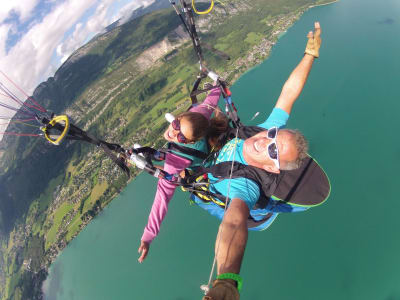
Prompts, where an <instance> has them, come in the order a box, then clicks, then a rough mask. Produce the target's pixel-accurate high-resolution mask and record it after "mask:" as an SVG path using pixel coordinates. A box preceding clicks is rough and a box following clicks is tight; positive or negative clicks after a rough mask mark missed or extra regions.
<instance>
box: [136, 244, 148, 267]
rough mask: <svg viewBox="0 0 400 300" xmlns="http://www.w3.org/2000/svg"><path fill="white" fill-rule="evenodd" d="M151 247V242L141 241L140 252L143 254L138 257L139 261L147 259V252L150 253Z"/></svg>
mask: <svg viewBox="0 0 400 300" xmlns="http://www.w3.org/2000/svg"><path fill="white" fill-rule="evenodd" d="M149 248H150V244H149V243H147V242H143V241H140V246H139V249H138V253H141V255H140V257H139V258H138V262H140V263H142V262H143V261H144V260H145V258H146V257H147V254H148V253H149Z"/></svg>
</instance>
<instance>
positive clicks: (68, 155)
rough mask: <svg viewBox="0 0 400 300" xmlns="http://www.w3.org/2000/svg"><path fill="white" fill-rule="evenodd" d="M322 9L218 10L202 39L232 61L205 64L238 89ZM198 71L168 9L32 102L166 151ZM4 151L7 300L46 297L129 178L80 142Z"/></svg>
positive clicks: (304, 2)
mask: <svg viewBox="0 0 400 300" xmlns="http://www.w3.org/2000/svg"><path fill="white" fill-rule="evenodd" d="M316 2H322V1H315V0H279V1H271V0H251V1H250V0H248V1H239V0H235V1H229V2H228V3H226V4H224V5H222V4H217V5H216V7H215V9H214V10H213V12H212V13H211V14H209V15H206V16H201V17H199V18H198V26H199V28H200V36H201V39H202V41H204V42H206V43H208V44H211V45H214V47H215V48H217V49H218V50H221V51H224V52H226V53H228V54H229V55H230V56H231V60H230V61H229V62H227V61H223V60H222V59H220V58H219V57H217V56H215V55H214V54H213V53H211V52H209V51H207V50H205V49H204V55H205V57H206V60H207V62H208V65H209V66H210V67H211V68H212V69H214V70H216V71H217V72H218V73H220V74H221V75H222V77H224V78H226V79H227V80H228V81H231V82H234V81H235V80H236V79H237V78H238V77H239V76H240V75H241V74H243V72H245V71H246V70H248V69H249V68H251V67H253V66H254V65H257V64H259V63H260V62H262V61H263V60H264V59H265V58H266V57H267V56H268V54H269V51H270V49H271V47H272V46H273V44H274V43H275V42H276V40H277V38H278V36H279V34H280V33H282V32H283V31H285V30H286V29H287V28H288V27H289V26H290V25H291V24H293V22H295V21H296V20H297V19H298V17H299V16H300V15H301V14H302V13H303V12H304V11H305V10H306V9H307V8H308V7H309V6H310V5H314V4H316ZM326 2H328V1H326ZM224 3H225V2H224ZM232 45H234V47H232ZM197 72H198V65H197V60H196V57H195V55H194V53H193V50H192V48H191V42H190V40H189V39H188V36H187V35H186V34H185V33H184V31H183V28H182V26H181V24H180V20H179V18H178V17H177V16H176V14H175V11H174V10H173V9H172V8H169V9H164V10H160V11H155V12H152V13H150V14H146V15H143V16H140V17H138V18H135V19H133V20H131V21H129V22H128V23H125V24H123V25H122V26H118V27H115V28H109V30H108V31H107V32H106V33H105V34H103V35H100V36H97V37H96V38H94V39H93V40H92V41H90V42H89V43H88V44H86V45H84V46H83V47H81V48H80V49H79V50H77V51H76V52H75V53H73V54H72V55H71V57H70V58H69V59H68V60H67V61H66V62H65V63H64V64H63V65H62V66H61V67H60V68H59V69H58V70H57V72H56V73H55V74H54V76H53V77H51V78H49V79H48V80H47V81H46V82H43V83H41V84H40V85H39V86H38V87H37V88H36V89H35V91H34V93H33V97H34V98H35V99H36V100H37V101H38V102H39V103H40V104H41V105H43V106H45V107H46V108H47V109H48V110H50V111H54V112H56V113H58V114H60V113H66V114H68V115H69V116H70V117H71V119H72V120H73V122H74V123H75V124H77V125H78V126H80V127H82V128H84V129H85V130H88V131H89V132H90V133H91V134H93V135H95V136H97V137H99V138H102V139H104V140H107V141H110V142H115V143H119V144H122V145H124V146H126V147H129V146H130V145H132V144H133V143H134V142H138V143H140V144H142V145H150V146H156V147H157V146H161V145H162V144H163V141H162V140H161V132H162V131H163V130H164V129H165V127H166V122H165V121H164V118H163V116H164V114H165V112H172V113H175V112H179V111H183V110H185V109H186V108H187V106H188V104H189V99H188V92H189V90H190V89H191V85H192V83H193V81H194V79H195V76H196V75H197ZM16 117H18V116H16ZM12 127H13V126H10V127H9V128H8V130H10V131H11V130H13V131H15V130H18V128H12ZM0 150H5V151H4V154H3V155H2V157H1V158H0V190H1V191H2V194H1V198H0V227H1V232H2V235H3V237H4V238H3V239H2V247H1V248H2V253H1V254H2V255H0V262H1V263H0V266H1V268H2V270H1V271H2V274H3V276H2V277H1V278H0V280H1V281H0V285H1V289H0V295H1V296H2V299H40V297H41V283H42V281H43V280H44V278H45V276H46V274H47V268H48V266H49V265H50V263H51V262H52V261H53V260H54V259H55V257H56V255H57V254H58V253H59V251H61V250H62V249H63V248H64V247H65V246H66V245H67V244H68V243H69V241H71V239H72V238H73V237H75V236H76V235H77V234H78V233H79V231H80V230H81V229H82V228H83V227H84V226H85V225H86V224H87V223H88V222H89V221H90V220H91V219H92V218H93V217H95V216H96V215H97V213H98V212H99V211H101V210H102V209H103V208H104V207H105V206H106V205H107V204H108V203H109V202H110V201H112V199H113V198H114V197H115V196H116V195H117V194H118V193H119V192H120V191H121V190H122V189H123V188H124V187H125V185H126V184H127V178H126V176H125V175H124V174H123V173H122V172H121V171H120V170H119V169H118V168H117V167H115V165H114V164H113V163H112V162H111V161H110V160H109V159H108V158H107V157H106V156H105V155H104V153H102V152H101V151H100V150H99V149H96V148H95V147H93V146H92V145H85V144H83V143H79V142H67V143H64V144H63V145H61V146H58V147H56V146H52V145H49V144H47V143H46V142H45V141H44V139H33V138H27V137H17V138H16V137H12V136H6V137H5V138H4V139H3V140H2V141H1V142H0ZM132 171H133V173H134V174H137V170H132Z"/></svg>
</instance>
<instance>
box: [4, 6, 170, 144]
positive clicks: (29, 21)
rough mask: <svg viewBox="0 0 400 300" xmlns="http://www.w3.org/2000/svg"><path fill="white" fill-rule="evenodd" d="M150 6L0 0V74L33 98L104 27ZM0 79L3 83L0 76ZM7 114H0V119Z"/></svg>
mask: <svg viewBox="0 0 400 300" xmlns="http://www.w3.org/2000/svg"><path fill="white" fill-rule="evenodd" d="M165 1H166V0H165ZM152 2H154V0H5V1H2V3H1V5H0V71H2V72H4V73H6V74H7V75H8V76H9V77H10V78H11V79H12V80H13V81H15V82H16V83H17V84H18V85H19V86H20V87H21V88H22V89H23V90H25V91H26V92H27V93H28V94H31V93H32V92H33V90H34V88H35V87H36V86H37V85H38V84H39V83H40V82H42V81H44V80H46V79H47V78H48V77H49V76H52V75H53V74H54V72H55V71H56V70H57V69H58V67H59V66H60V65H61V64H62V63H63V62H64V61H65V60H66V59H67V58H68V57H69V56H70V55H71V54H72V52H73V51H75V50H76V49H78V48H79V47H80V46H82V45H83V44H85V43H86V42H87V41H88V40H89V39H90V38H92V37H93V36H94V35H96V34H97V33H100V32H102V31H103V30H104V28H105V27H106V26H107V25H109V24H111V23H113V22H114V21H116V20H118V19H122V22H123V21H124V20H125V19H126V17H128V16H129V15H130V13H131V12H132V11H133V10H134V9H136V8H138V7H139V6H147V5H149V4H151V3H152ZM0 81H1V82H3V83H5V80H4V78H3V77H2V76H1V74H0ZM20 96H21V98H24V97H23V96H22V95H20ZM0 100H1V99H0ZM6 113H7V112H3V111H1V110H0V115H4V114H6ZM1 129H2V128H0V132H1ZM0 139H1V136H0Z"/></svg>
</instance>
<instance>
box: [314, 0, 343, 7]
mask: <svg viewBox="0 0 400 300" xmlns="http://www.w3.org/2000/svg"><path fill="white" fill-rule="evenodd" d="M339 1H340V0H333V1H331V2H328V3H321V4H315V5H311V6H310V8H313V7H318V6H325V5H329V4H333V3H336V2H339Z"/></svg>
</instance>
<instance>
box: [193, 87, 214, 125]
mask: <svg viewBox="0 0 400 300" xmlns="http://www.w3.org/2000/svg"><path fill="white" fill-rule="evenodd" d="M220 96H221V90H220V88H219V87H216V88H214V89H212V90H211V91H210V93H209V94H208V96H207V98H206V99H205V100H204V101H203V102H202V103H200V104H199V105H196V106H194V107H192V108H191V109H190V111H192V112H198V113H201V114H202V115H204V116H205V117H206V118H207V119H210V118H211V115H212V113H213V112H214V109H215V108H216V107H217V105H218V100H219V98H220Z"/></svg>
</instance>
